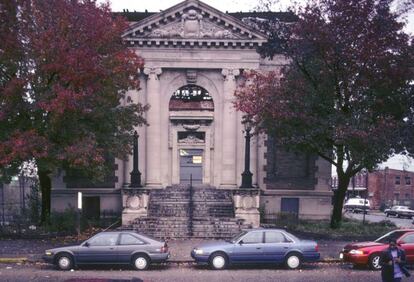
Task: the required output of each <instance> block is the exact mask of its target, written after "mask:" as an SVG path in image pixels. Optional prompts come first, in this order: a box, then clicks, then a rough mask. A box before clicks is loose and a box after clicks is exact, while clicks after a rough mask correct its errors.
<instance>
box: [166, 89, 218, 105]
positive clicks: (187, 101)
mask: <svg viewBox="0 0 414 282" xmlns="http://www.w3.org/2000/svg"><path fill="white" fill-rule="evenodd" d="M169 109H170V111H185V110H187V111H188V110H206V111H213V110H214V103H213V98H212V97H211V96H210V94H209V93H208V91H207V90H206V89H204V88H202V87H200V86H197V85H185V86H183V87H181V88H179V89H177V90H176V91H175V92H174V93H173V95H172V97H171V100H170V105H169Z"/></svg>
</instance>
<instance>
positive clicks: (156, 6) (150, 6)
mask: <svg viewBox="0 0 414 282" xmlns="http://www.w3.org/2000/svg"><path fill="white" fill-rule="evenodd" d="M182 1H183V0H152V1H149V0H146V1H143V0H112V1H109V2H111V8H112V10H113V11H122V10H123V9H128V10H129V11H134V10H135V11H140V12H143V11H145V10H148V11H149V12H158V11H160V10H166V9H168V8H170V7H171V6H174V5H175V4H178V3H180V2H182ZM296 1H297V2H305V1H304V0H296ZM398 1H403V0H397V2H398ZM98 2H106V0H98ZM202 2H204V3H206V4H208V5H210V6H212V7H214V8H216V9H218V10H220V11H223V12H225V11H229V12H240V11H243V12H248V11H252V10H253V9H254V8H255V7H256V6H257V3H258V2H259V0H204V1H202ZM292 2H293V1H291V0H279V4H278V5H275V6H274V7H273V9H272V10H274V11H278V10H281V11H285V10H286V8H287V7H288V6H289V5H290V3H292ZM407 20H408V25H407V30H408V31H409V32H410V33H412V34H414V11H413V12H411V13H410V15H407Z"/></svg>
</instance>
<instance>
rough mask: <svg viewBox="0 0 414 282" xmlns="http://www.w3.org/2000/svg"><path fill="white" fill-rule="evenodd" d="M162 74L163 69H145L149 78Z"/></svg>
mask: <svg viewBox="0 0 414 282" xmlns="http://www.w3.org/2000/svg"><path fill="white" fill-rule="evenodd" d="M161 73H162V69H161V68H144V74H146V75H148V76H149V78H150V77H151V76H158V75H160V74H161Z"/></svg>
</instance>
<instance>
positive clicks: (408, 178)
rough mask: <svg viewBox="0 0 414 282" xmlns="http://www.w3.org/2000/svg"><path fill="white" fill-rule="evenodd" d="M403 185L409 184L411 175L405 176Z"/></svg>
mask: <svg viewBox="0 0 414 282" xmlns="http://www.w3.org/2000/svg"><path fill="white" fill-rule="evenodd" d="M405 185H411V177H409V176H406V177H405Z"/></svg>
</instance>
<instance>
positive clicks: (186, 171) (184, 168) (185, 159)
mask: <svg viewBox="0 0 414 282" xmlns="http://www.w3.org/2000/svg"><path fill="white" fill-rule="evenodd" d="M191 180H192V184H202V183H203V150H201V149H180V184H190V181H191Z"/></svg>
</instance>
